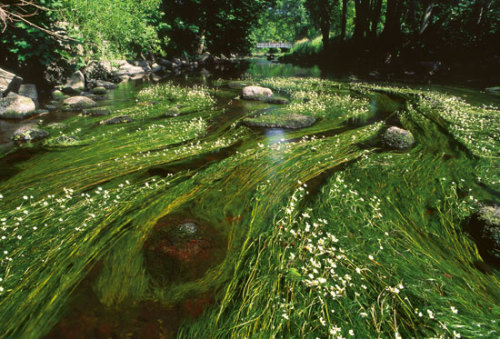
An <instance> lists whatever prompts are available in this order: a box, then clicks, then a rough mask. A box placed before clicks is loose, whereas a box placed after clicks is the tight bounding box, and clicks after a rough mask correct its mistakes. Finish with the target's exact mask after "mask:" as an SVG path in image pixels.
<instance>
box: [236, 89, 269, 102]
mask: <svg viewBox="0 0 500 339" xmlns="http://www.w3.org/2000/svg"><path fill="white" fill-rule="evenodd" d="M272 95H273V91H271V90H270V89H269V88H265V87H261V86H246V87H243V90H242V91H241V98H242V99H246V100H265V99H266V98H269V97H271V96H272Z"/></svg>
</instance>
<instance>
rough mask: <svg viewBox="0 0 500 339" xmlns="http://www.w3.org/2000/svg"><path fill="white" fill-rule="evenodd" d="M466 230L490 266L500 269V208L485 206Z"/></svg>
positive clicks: (474, 216)
mask: <svg viewBox="0 0 500 339" xmlns="http://www.w3.org/2000/svg"><path fill="white" fill-rule="evenodd" d="M466 230H467V232H468V233H470V235H471V236H472V238H473V239H474V241H475V242H476V244H477V247H478V250H479V253H480V254H481V257H483V259H484V261H485V262H487V263H488V264H491V265H494V266H496V267H500V206H498V205H489V206H483V207H481V208H480V209H479V211H478V212H477V213H475V214H474V215H473V216H472V218H471V220H470V221H469V224H468V225H467V226H466Z"/></svg>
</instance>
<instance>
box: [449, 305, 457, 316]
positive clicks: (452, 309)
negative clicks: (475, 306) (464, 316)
mask: <svg viewBox="0 0 500 339" xmlns="http://www.w3.org/2000/svg"><path fill="white" fill-rule="evenodd" d="M450 308H451V311H452V312H453V313H455V314H457V313H458V310H457V309H456V308H455V307H453V306H451V307H450Z"/></svg>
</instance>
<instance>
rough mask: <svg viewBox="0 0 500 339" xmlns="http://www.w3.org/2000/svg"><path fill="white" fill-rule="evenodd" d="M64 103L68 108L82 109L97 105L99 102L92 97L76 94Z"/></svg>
mask: <svg viewBox="0 0 500 339" xmlns="http://www.w3.org/2000/svg"><path fill="white" fill-rule="evenodd" d="M64 105H65V106H66V108H67V109H72V110H80V109H85V108H92V107H95V106H97V103H96V102H95V101H94V100H92V99H90V98H87V97H84V96H76V97H71V98H67V99H66V100H64Z"/></svg>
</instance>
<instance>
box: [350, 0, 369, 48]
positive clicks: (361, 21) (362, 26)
mask: <svg viewBox="0 0 500 339" xmlns="http://www.w3.org/2000/svg"><path fill="white" fill-rule="evenodd" d="M354 5H355V9H356V17H355V18H354V35H353V39H354V40H356V41H360V40H363V39H364V38H365V36H366V33H367V32H368V28H369V25H368V20H369V10H370V2H369V0H354Z"/></svg>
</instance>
